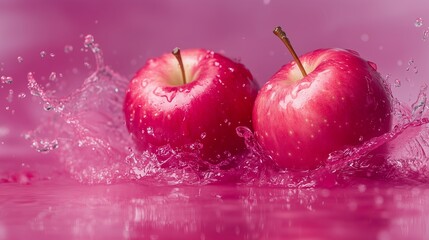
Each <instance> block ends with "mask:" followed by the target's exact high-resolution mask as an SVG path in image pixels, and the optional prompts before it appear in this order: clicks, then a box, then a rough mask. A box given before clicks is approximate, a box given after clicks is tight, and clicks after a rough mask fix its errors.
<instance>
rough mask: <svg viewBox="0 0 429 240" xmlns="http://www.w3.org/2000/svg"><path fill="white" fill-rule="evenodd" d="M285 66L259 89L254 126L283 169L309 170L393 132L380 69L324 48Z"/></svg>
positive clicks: (347, 52) (354, 54) (344, 52)
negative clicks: (337, 153)
mask: <svg viewBox="0 0 429 240" xmlns="http://www.w3.org/2000/svg"><path fill="white" fill-rule="evenodd" d="M300 60H301V62H302V64H303V66H304V68H305V69H306V71H307V74H308V75H307V76H306V77H303V76H302V74H301V72H300V70H299V68H298V65H297V64H296V63H295V62H291V63H289V64H286V65H284V66H283V67H282V68H281V69H280V70H279V71H278V72H277V73H276V74H274V76H273V77H272V78H271V79H270V80H269V81H268V82H267V83H266V84H265V85H264V86H263V87H262V89H261V90H260V92H259V94H258V96H257V98H256V101H255V107H254V111H253V127H254V131H255V136H256V139H257V141H258V142H259V143H260V145H261V146H262V147H263V149H265V151H266V152H267V153H268V154H269V155H270V156H271V158H272V159H273V160H274V161H275V162H276V163H277V164H278V165H279V166H280V167H283V168H288V169H290V170H309V169H314V168H317V167H319V166H321V165H323V164H324V162H326V160H327V158H328V156H329V153H331V152H333V151H337V150H341V149H344V148H346V147H349V146H353V145H358V144H360V143H362V142H364V141H366V140H368V139H370V138H372V137H376V136H379V135H381V134H383V133H386V132H388V131H389V130H390V128H391V122H392V118H391V97H390V94H389V93H388V91H387V90H386V88H385V86H384V83H383V79H382V78H381V76H380V74H379V73H378V72H377V71H376V65H375V64H374V63H371V62H368V61H366V60H364V59H362V58H360V57H359V54H358V53H357V52H354V51H351V50H344V49H319V50H316V51H313V52H310V53H307V54H305V55H304V56H302V57H300Z"/></svg>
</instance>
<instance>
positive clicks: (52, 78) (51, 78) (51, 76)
mask: <svg viewBox="0 0 429 240" xmlns="http://www.w3.org/2000/svg"><path fill="white" fill-rule="evenodd" d="M49 80H51V81H53V82H55V81H56V80H57V73H56V72H51V74H50V75H49Z"/></svg>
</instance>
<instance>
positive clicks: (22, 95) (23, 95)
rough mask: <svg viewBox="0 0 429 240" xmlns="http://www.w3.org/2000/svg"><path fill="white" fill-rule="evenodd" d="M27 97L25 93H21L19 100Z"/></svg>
mask: <svg viewBox="0 0 429 240" xmlns="http://www.w3.org/2000/svg"><path fill="white" fill-rule="evenodd" d="M26 96H27V95H26V94H25V93H20V94H18V98H21V99H22V98H25V97H26Z"/></svg>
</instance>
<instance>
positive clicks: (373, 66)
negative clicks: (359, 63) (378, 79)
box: [368, 61, 377, 71]
mask: <svg viewBox="0 0 429 240" xmlns="http://www.w3.org/2000/svg"><path fill="white" fill-rule="evenodd" d="M368 64H369V65H370V66H371V67H372V68H373V69H374V70H375V71H377V64H375V63H373V62H370V61H368Z"/></svg>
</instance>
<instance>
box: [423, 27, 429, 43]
mask: <svg viewBox="0 0 429 240" xmlns="http://www.w3.org/2000/svg"><path fill="white" fill-rule="evenodd" d="M428 38H429V27H428V28H427V29H426V30H424V31H423V41H426V40H427V39H428Z"/></svg>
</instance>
